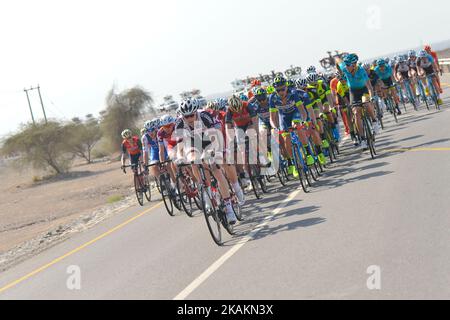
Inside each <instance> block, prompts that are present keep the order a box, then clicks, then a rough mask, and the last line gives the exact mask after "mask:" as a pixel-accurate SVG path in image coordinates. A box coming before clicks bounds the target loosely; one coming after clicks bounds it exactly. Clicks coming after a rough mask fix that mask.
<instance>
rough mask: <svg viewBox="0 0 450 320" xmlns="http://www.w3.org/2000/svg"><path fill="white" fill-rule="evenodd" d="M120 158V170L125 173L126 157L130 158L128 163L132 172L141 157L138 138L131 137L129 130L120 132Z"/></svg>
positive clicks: (140, 146)
mask: <svg viewBox="0 0 450 320" xmlns="http://www.w3.org/2000/svg"><path fill="white" fill-rule="evenodd" d="M122 138H123V141H122V157H121V163H122V166H121V169H122V170H123V171H124V172H125V160H126V157H127V155H128V156H129V157H130V163H131V166H132V168H133V171H134V170H136V169H137V167H138V166H139V161H140V160H141V156H142V152H141V151H142V143H141V140H139V137H137V136H133V133H132V132H131V130H130V129H125V130H123V131H122Z"/></svg>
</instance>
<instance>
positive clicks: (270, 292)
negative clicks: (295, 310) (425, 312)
mask: <svg viewBox="0 0 450 320" xmlns="http://www.w3.org/2000/svg"><path fill="white" fill-rule="evenodd" d="M445 96H446V99H445V106H444V107H443V111H441V112H434V111H433V112H428V111H427V110H423V107H422V109H421V110H420V111H419V112H413V111H412V110H411V107H409V108H410V110H409V112H408V113H407V114H406V115H403V116H401V117H400V122H399V124H398V125H396V124H395V123H393V122H392V121H391V119H390V118H391V117H389V116H387V118H386V119H385V120H386V122H387V123H386V127H387V128H386V130H385V131H384V132H383V133H382V134H381V135H380V136H379V137H378V141H377V148H378V151H379V156H378V158H377V159H376V160H370V155H369V154H368V153H364V154H362V153H361V152H360V151H355V150H354V149H353V147H352V146H351V145H350V144H349V143H348V142H347V143H346V144H345V146H344V147H343V150H342V151H343V154H342V155H341V157H340V159H339V162H338V163H337V164H336V165H332V166H330V167H329V168H328V169H327V171H326V174H325V175H324V176H323V177H322V178H321V179H320V182H318V183H317V184H316V187H315V188H314V189H313V190H312V191H311V192H310V193H309V194H304V193H303V192H302V191H299V189H298V185H297V184H295V183H292V182H291V184H290V185H289V186H288V187H284V188H283V187H280V185H279V184H274V185H273V186H272V187H271V190H272V193H271V194H270V195H268V196H266V197H265V199H264V200H261V201H255V200H254V199H253V198H251V199H250V200H249V203H248V205H246V209H245V210H246V213H247V220H246V222H245V223H243V224H241V225H240V226H239V228H238V231H239V236H237V237H235V238H228V239H227V242H226V244H225V246H223V247H218V246H216V245H215V244H214V243H213V241H212V239H211V237H210V235H209V233H208V230H207V227H206V224H205V221H204V218H203V217H202V216H200V215H198V216H197V217H195V218H188V217H187V216H186V215H184V214H179V215H178V216H176V217H173V218H172V217H169V216H168V215H167V213H166V212H165V209H164V206H163V205H161V203H160V202H153V203H150V204H147V205H146V207H145V208H141V207H133V208H130V209H129V210H126V211H125V212H123V213H122V214H120V215H118V216H116V217H114V218H111V219H110V220H108V221H106V222H104V223H102V224H100V225H98V226H97V227H95V228H93V229H91V230H89V231H87V232H85V233H82V234H78V235H76V236H75V237H73V238H71V239H69V240H67V241H65V242H64V243H61V244H59V245H57V246H55V247H53V248H51V249H49V250H47V251H45V252H43V253H41V254H39V255H38V256H35V257H33V258H31V259H29V260H28V261H26V262H24V263H22V264H20V265H18V266H16V267H14V268H12V269H10V270H8V271H6V272H4V273H2V274H0V299H174V298H177V299H363V298H364V299H365V298H368V299H380V298H383V299H400V298H406V299H450V272H449V270H450V209H449V205H450V200H449V199H450V183H449V180H450V129H449V124H450V111H449V110H450V99H448V98H449V94H448V91H447V94H446V95H445ZM368 268H369V269H368ZM370 268H374V269H370ZM74 270H75V271H74ZM373 270H376V272H375V273H372V272H373ZM368 271H369V272H370V274H369V273H368ZM378 271H379V272H378ZM78 275H79V277H77V276H78ZM369 277H376V279H377V281H375V282H372V281H369V282H370V283H374V284H375V288H374V287H370V288H371V289H369V287H368V285H367V283H368V278H369ZM74 279H79V280H80V281H79V282H78V281H74ZM371 280H373V278H371ZM78 283H79V284H80V287H79V288H77V287H76V286H75V288H74V287H73V285H74V284H78ZM71 284H72V286H71Z"/></svg>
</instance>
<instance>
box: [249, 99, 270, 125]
mask: <svg viewBox="0 0 450 320" xmlns="http://www.w3.org/2000/svg"><path fill="white" fill-rule="evenodd" d="M251 107H252V109H253V110H255V111H256V114H257V115H258V118H259V121H260V123H261V124H264V125H266V126H268V127H270V108H269V101H268V100H267V99H266V106H263V104H262V103H261V102H259V101H258V100H256V99H254V100H253V101H252V102H251Z"/></svg>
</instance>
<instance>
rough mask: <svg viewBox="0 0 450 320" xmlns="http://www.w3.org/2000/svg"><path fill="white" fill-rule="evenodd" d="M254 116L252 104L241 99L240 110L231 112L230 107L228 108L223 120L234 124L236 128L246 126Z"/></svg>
mask: <svg viewBox="0 0 450 320" xmlns="http://www.w3.org/2000/svg"><path fill="white" fill-rule="evenodd" d="M256 116H257V114H256V111H255V109H254V108H253V106H252V105H249V104H248V103H247V102H246V101H243V102H242V109H241V112H233V111H231V109H228V111H227V115H226V118H225V122H226V123H229V124H234V126H235V127H237V128H246V127H248V126H249V125H250V124H251V123H252V118H254V117H256Z"/></svg>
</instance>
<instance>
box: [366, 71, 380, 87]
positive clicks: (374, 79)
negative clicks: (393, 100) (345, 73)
mask: <svg viewBox="0 0 450 320" xmlns="http://www.w3.org/2000/svg"><path fill="white" fill-rule="evenodd" d="M368 76H369V80H370V84H371V85H372V87H375V86H376V85H377V83H378V80H380V78H379V77H378V75H377V73H376V72H375V70H373V69H370V71H369V73H368Z"/></svg>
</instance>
